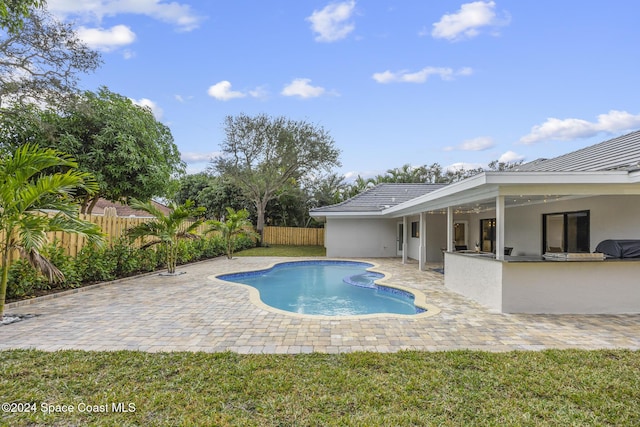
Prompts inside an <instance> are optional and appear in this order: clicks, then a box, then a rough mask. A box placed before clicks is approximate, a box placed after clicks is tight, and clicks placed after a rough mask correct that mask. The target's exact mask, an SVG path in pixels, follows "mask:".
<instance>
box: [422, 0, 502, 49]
mask: <svg viewBox="0 0 640 427" xmlns="http://www.w3.org/2000/svg"><path fill="white" fill-rule="evenodd" d="M495 6H496V3H495V2H494V1H487V2H484V1H476V2H473V3H466V4H463V5H462V6H460V10H458V11H457V12H456V13H451V14H448V15H444V16H442V18H440V21H438V22H436V23H435V24H433V30H432V31H431V35H432V36H433V37H435V38H442V39H447V40H461V39H465V38H472V37H475V36H477V35H478V34H480V28H482V27H487V26H490V27H494V28H495V27H497V26H500V25H506V24H508V23H509V17H508V16H505V18H503V19H499V18H498V17H497V16H496V13H495V11H494V8H495Z"/></svg>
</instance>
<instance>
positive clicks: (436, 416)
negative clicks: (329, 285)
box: [0, 350, 640, 426]
mask: <svg viewBox="0 0 640 427" xmlns="http://www.w3.org/2000/svg"><path fill="white" fill-rule="evenodd" d="M0 357H1V358H2V364H1V365H0V401H2V402H3V403H10V404H11V403H14V404H15V405H13V409H17V408H18V406H17V405H18V404H23V403H33V404H34V406H30V407H29V408H34V409H35V411H34V412H31V413H28V412H22V413H13V412H11V405H10V406H6V405H5V406H3V413H2V414H1V416H0V424H2V425H11V426H33V425H64V426H66V425H97V426H101V425H105V426H111V425H113V426H126V425H215V426H226V425H230V426H276V425H284V426H293V425H296V426H305V425H322V426H325V425H329V426H331V425H335V426H344V425H358V426H391V425H393V426H404V425H421V426H422V425H451V426H454V425H455V426H459V425H495V426H498V425H500V426H501V425H557V426H567V425H580V426H582V425H616V426H623V425H624V426H627V425H629V426H630V425H640V352H638V351H627V350H602V351H577V350H576V351H574V350H550V351H543V352H510V353H483V352H474V351H457V352H437V353H436V352H434V353H428V352H400V353H394V354H378V353H352V354H340V355H327V354H302V355H238V354H235V353H217V354H207V353H142V352H124V351H119V352H82V351H59V352H54V353H46V352H42V351H33V350H11V351H4V352H0ZM49 405H53V406H49ZM56 405H57V406H56ZM63 405H67V406H63ZM20 408H21V410H25V407H24V406H20ZM65 408H66V409H67V411H69V410H70V409H71V410H73V412H53V413H44V412H43V410H44V409H47V410H51V411H56V410H58V411H62V410H63V409H65ZM87 408H90V409H92V410H93V412H88V411H87ZM124 410H126V411H128V412H124ZM100 411H102V412H100Z"/></svg>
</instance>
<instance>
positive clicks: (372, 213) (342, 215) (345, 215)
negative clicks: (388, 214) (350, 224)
mask: <svg viewBox="0 0 640 427" xmlns="http://www.w3.org/2000/svg"><path fill="white" fill-rule="evenodd" d="M309 216H311V217H314V218H318V217H325V218H380V217H382V216H383V214H382V212H380V211H364V212H309Z"/></svg>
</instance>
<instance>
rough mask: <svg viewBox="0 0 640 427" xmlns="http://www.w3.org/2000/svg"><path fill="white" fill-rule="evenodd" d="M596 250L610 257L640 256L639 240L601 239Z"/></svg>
mask: <svg viewBox="0 0 640 427" xmlns="http://www.w3.org/2000/svg"><path fill="white" fill-rule="evenodd" d="M596 252H600V253H603V254H605V255H607V256H608V257H611V258H640V240H603V241H602V242H600V243H598V246H596Z"/></svg>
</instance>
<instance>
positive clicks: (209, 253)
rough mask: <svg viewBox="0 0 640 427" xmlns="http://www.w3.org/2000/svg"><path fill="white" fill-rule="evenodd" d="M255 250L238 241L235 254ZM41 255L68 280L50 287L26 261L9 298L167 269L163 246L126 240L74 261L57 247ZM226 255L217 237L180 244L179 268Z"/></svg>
mask: <svg viewBox="0 0 640 427" xmlns="http://www.w3.org/2000/svg"><path fill="white" fill-rule="evenodd" d="M254 246H255V242H254V241H253V240H252V239H251V238H249V237H244V236H243V237H238V238H237V239H236V241H235V246H234V251H239V250H242V249H247V248H251V247H254ZM42 253H43V255H45V256H46V257H47V258H49V260H51V261H52V262H53V264H54V265H55V266H56V267H58V268H59V269H60V271H62V273H63V274H64V276H65V280H64V281H63V282H62V283H56V284H51V283H49V282H48V281H47V279H46V278H45V277H43V276H42V275H40V274H39V273H38V272H37V271H36V270H35V269H34V268H33V267H32V266H31V265H30V264H29V263H28V262H27V261H26V260H24V259H19V260H16V261H15V262H14V263H13V264H12V265H11V268H10V269H9V282H8V288H7V298H9V299H19V298H24V297H28V296H32V295H34V294H35V293H36V292H37V291H41V290H49V289H67V288H75V287H78V286H81V285H82V284H89V283H94V282H102V281H108V280H114V279H116V278H119V277H126V276H130V275H133V274H137V273H141V272H149V271H154V270H157V269H161V268H165V267H166V259H167V257H166V248H165V246H163V245H158V246H156V247H153V248H146V249H139V248H136V247H132V246H130V245H129V244H128V242H127V240H126V239H119V240H116V241H115V242H114V243H113V244H112V245H111V247H108V246H105V247H97V246H95V245H86V246H84V247H83V248H82V250H81V251H80V252H79V253H78V255H77V256H76V257H75V258H74V257H71V256H68V255H65V254H64V249H62V248H61V247H60V246H58V245H57V243H54V244H51V245H49V246H46V247H45V248H43V251H42ZM225 253H226V248H225V243H224V241H223V239H222V238H221V237H220V236H218V235H214V236H213V237H203V238H199V239H190V240H181V241H179V243H178V263H179V264H185V263H189V262H194V261H199V260H203V259H210V258H215V257H219V256H222V255H224V254H225Z"/></svg>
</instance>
